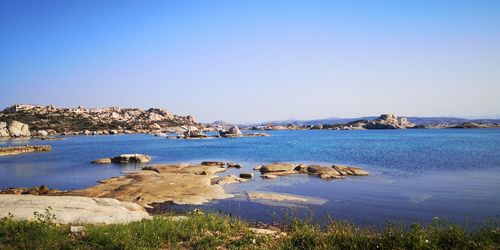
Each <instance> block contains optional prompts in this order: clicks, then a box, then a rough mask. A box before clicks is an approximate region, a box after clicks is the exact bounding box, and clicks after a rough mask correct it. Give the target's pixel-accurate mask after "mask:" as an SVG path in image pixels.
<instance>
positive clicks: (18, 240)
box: [0, 214, 500, 249]
mask: <svg viewBox="0 0 500 250" xmlns="http://www.w3.org/2000/svg"><path fill="white" fill-rule="evenodd" d="M249 228H250V226H249V225H248V224H247V223H246V222H244V221H242V220H238V219H234V218H230V217H227V216H222V215H216V214H208V215H196V214H193V215H189V216H187V218H186V219H183V220H173V219H170V218H169V217H164V216H157V217H155V218H154V219H153V220H144V221H141V222H134V223H130V224H126V225H122V224H117V225H86V226H85V230H84V233H73V234H72V233H71V232H70V226H68V225H58V224H54V223H51V222H50V216H48V217H47V216H46V217H43V216H42V217H40V219H38V220H36V221H18V220H14V219H12V218H3V219H1V220H0V249H159V248H161V249H499V248H500V232H499V230H498V226H497V224H496V222H492V223H488V224H484V225H483V226H482V227H481V228H480V229H478V230H475V231H467V230H465V229H464V228H463V227H461V226H459V225H454V224H449V223H446V222H442V221H438V220H436V221H435V222H433V223H432V224H430V225H428V226H426V227H423V226H420V225H418V224H414V225H412V226H411V227H409V228H405V227H403V226H395V225H390V226H387V227H386V228H385V229H382V230H375V229H370V228H360V227H356V226H355V225H353V224H350V223H346V222H338V221H332V222H331V223H329V224H328V225H327V226H325V227H320V226H318V225H315V224H310V223H306V222H302V221H299V220H293V221H292V222H291V223H290V225H289V226H288V227H287V229H286V230H285V234H282V235H280V236H270V235H257V234H255V233H253V232H252V231H251V230H250V229H249Z"/></svg>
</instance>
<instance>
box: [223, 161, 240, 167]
mask: <svg viewBox="0 0 500 250" xmlns="http://www.w3.org/2000/svg"><path fill="white" fill-rule="evenodd" d="M226 165H227V167H228V168H241V165H240V164H238V163H234V162H228V163H227V164H226Z"/></svg>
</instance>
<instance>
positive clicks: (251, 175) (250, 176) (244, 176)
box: [240, 173, 253, 180]
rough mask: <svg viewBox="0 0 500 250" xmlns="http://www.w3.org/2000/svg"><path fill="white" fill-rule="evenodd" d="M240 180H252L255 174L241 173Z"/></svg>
mask: <svg viewBox="0 0 500 250" xmlns="http://www.w3.org/2000/svg"><path fill="white" fill-rule="evenodd" d="M240 178H243V179H249V180H250V179H252V178H253V174H251V173H241V174H240Z"/></svg>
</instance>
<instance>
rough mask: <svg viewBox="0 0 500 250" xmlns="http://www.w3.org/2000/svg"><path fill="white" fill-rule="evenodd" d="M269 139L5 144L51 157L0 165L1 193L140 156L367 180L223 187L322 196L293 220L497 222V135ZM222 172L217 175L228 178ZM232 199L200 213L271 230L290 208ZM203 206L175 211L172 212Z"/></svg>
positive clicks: (91, 176) (65, 184) (285, 134)
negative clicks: (43, 148)
mask: <svg viewBox="0 0 500 250" xmlns="http://www.w3.org/2000/svg"><path fill="white" fill-rule="evenodd" d="M270 133H271V134H272V136H270V137H247V138H238V139H227V138H217V139H209V140H175V139H165V138H163V137H154V136H149V135H119V136H77V137H66V140H62V141H40V140H4V141H0V146H8V145H25V144H31V145H40V144H50V145H52V147H53V150H52V152H47V153H33V154H23V155H16V156H7V157H1V158H0V170H1V174H0V188H7V187H19V186H34V185H42V184H44V185H48V186H49V187H50V188H57V189H77V188H84V187H88V186H92V185H95V183H96V181H98V180H101V179H104V178H108V177H111V176H118V175H120V174H121V173H122V171H126V170H133V169H137V168H141V167H142V165H125V166H123V165H122V166H120V165H115V164H112V165H107V166H103V165H92V164H90V163H89V162H90V161H91V160H94V159H97V158H102V157H111V156H114V155H118V154H123V153H144V154H148V155H151V156H152V157H153V161H154V163H177V162H191V163H199V162H200V161H205V160H221V161H231V162H237V163H240V164H242V165H243V168H242V169H240V170H230V171H229V172H228V173H238V172H252V173H254V175H256V176H258V175H259V174H258V172H256V171H253V170H252V168H253V167H255V166H256V165H259V164H262V163H270V162H295V163H318V164H325V165H331V164H333V163H339V164H347V165H354V166H360V167H363V168H364V169H367V170H368V171H370V172H371V173H372V175H370V176H368V177H352V178H347V179H344V180H331V181H325V180H320V179H318V178H316V177H310V176H307V175H296V176H287V177H280V178H278V179H274V180H262V179H260V178H255V180H253V181H250V182H247V183H243V184H234V185H227V186H225V189H226V191H227V192H230V193H234V194H236V195H238V194H242V193H245V192H248V191H254V190H257V191H264V192H280V193H287V194H296V195H303V196H312V197H319V198H321V199H324V200H325V201H326V203H324V204H323V205H309V206H305V208H304V206H294V207H293V208H292V210H293V211H294V212H296V213H297V214H309V213H312V214H314V215H315V216H316V218H323V217H324V216H331V217H333V218H338V219H347V220H351V221H354V222H356V223H358V224H371V225H379V224H383V223H384V221H385V220H386V219H392V220H399V219H404V220H406V221H409V222H414V221H419V222H426V221H430V220H431V219H432V218H433V217H440V218H447V219H449V220H451V221H455V222H463V221H464V220H466V219H470V220H480V219H483V218H487V217H495V216H498V215H499V214H500V129H446V130H444V129H443V130H437V129H436V130H431V129H429V130H362V131H331V130H310V131H271V132H270ZM226 174H227V173H221V174H220V175H226ZM282 205H283V204H269V203H262V202H256V201H250V200H247V199H245V198H241V197H239V198H238V197H237V198H234V199H228V200H219V201H214V202H211V203H209V204H206V205H203V206H201V207H202V208H204V209H208V210H213V211H222V212H224V213H230V214H232V215H236V216H240V217H243V218H247V219H250V220H261V221H266V222H271V221H273V220H278V219H279V218H280V217H282V216H283V212H284V211H286V212H290V207H289V206H282ZM194 207H200V206H188V207H179V206H171V205H165V206H162V208H166V209H169V208H172V209H175V210H182V209H186V208H187V209H191V208H194Z"/></svg>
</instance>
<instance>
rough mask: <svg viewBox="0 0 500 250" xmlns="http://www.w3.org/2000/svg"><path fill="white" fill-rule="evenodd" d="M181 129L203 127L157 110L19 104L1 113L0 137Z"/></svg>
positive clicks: (189, 118) (181, 117)
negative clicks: (184, 127)
mask: <svg viewBox="0 0 500 250" xmlns="http://www.w3.org/2000/svg"><path fill="white" fill-rule="evenodd" d="M15 121H18V122H15ZM7 124H9V126H7ZM24 125H25V126H24ZM181 126H196V127H202V126H201V125H200V124H199V123H197V122H196V120H195V119H194V118H193V117H192V116H178V115H174V114H172V113H170V112H168V111H167V110H164V109H157V108H150V109H148V110H142V109H137V108H119V107H110V108H83V107H78V108H57V107H54V106H52V105H49V106H37V105H23V104H22V105H13V106H11V107H9V108H6V109H5V110H3V111H2V112H0V137H1V136H4V137H19V136H48V135H58V134H62V135H106V134H131V133H156V132H169V133H170V132H174V133H176V132H181V131H182V132H183V131H185V129H183V128H181ZM29 129H31V131H30V130H29ZM7 132H8V134H7Z"/></svg>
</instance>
